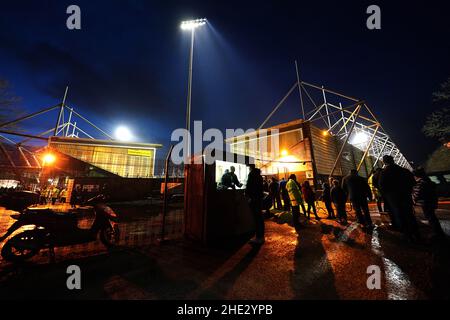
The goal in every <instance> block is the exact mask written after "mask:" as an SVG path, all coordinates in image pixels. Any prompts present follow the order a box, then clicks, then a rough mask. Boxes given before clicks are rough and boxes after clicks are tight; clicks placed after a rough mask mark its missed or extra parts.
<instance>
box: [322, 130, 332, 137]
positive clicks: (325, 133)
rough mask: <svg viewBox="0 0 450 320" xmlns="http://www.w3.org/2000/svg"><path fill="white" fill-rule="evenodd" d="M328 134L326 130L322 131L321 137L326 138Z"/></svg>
mask: <svg viewBox="0 0 450 320" xmlns="http://www.w3.org/2000/svg"><path fill="white" fill-rule="evenodd" d="M329 134H330V133H329V132H328V131H327V130H323V131H322V135H323V136H328V135H329Z"/></svg>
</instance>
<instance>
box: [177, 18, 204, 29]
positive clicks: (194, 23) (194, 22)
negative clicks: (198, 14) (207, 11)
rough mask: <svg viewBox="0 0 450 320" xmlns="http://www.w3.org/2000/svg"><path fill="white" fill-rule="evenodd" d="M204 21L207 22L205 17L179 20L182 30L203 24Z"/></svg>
mask: <svg viewBox="0 0 450 320" xmlns="http://www.w3.org/2000/svg"><path fill="white" fill-rule="evenodd" d="M206 22H207V20H206V18H202V19H195V20H186V21H182V22H181V25H180V28H181V29H182V30H194V29H196V28H198V27H201V26H203V25H205V24H206Z"/></svg>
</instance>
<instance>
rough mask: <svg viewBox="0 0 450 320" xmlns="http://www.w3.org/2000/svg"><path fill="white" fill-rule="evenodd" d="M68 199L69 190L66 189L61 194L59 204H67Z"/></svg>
mask: <svg viewBox="0 0 450 320" xmlns="http://www.w3.org/2000/svg"><path fill="white" fill-rule="evenodd" d="M66 198H67V189H66V188H64V189H62V190H61V192H60V193H59V202H60V203H66Z"/></svg>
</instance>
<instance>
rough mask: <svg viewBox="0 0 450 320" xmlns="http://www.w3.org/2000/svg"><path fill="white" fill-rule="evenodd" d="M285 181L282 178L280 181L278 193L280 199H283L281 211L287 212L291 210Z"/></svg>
mask: <svg viewBox="0 0 450 320" xmlns="http://www.w3.org/2000/svg"><path fill="white" fill-rule="evenodd" d="M286 184H287V181H286V180H284V178H282V179H281V181H280V193H281V198H283V209H284V210H285V211H289V210H290V208H291V200H290V199H289V192H288V191H287V189H286Z"/></svg>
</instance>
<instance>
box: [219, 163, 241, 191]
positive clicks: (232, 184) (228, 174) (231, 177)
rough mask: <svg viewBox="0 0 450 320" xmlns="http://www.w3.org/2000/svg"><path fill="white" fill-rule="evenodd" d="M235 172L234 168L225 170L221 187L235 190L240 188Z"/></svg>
mask: <svg viewBox="0 0 450 320" xmlns="http://www.w3.org/2000/svg"><path fill="white" fill-rule="evenodd" d="M235 171H236V168H235V167H233V166H231V167H230V170H225V173H224V175H223V176H222V179H221V180H222V181H221V182H222V186H224V187H225V188H226V189H233V190H234V189H236V187H238V188H240V187H241V186H242V183H240V182H239V179H238V177H237V176H236V174H235V173H234V172H235Z"/></svg>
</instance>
